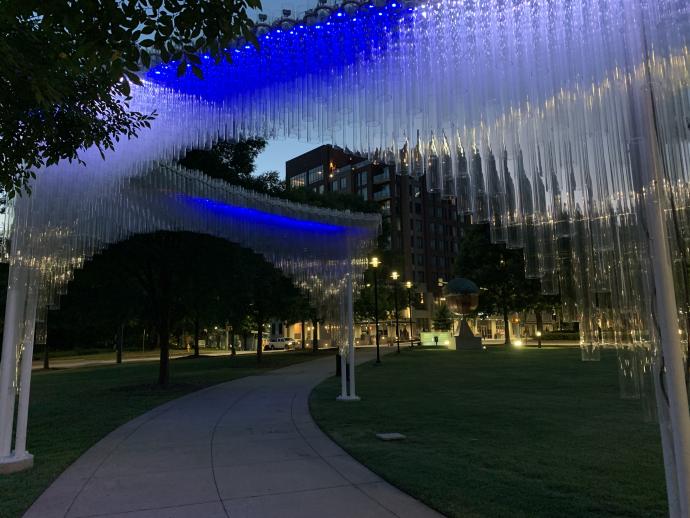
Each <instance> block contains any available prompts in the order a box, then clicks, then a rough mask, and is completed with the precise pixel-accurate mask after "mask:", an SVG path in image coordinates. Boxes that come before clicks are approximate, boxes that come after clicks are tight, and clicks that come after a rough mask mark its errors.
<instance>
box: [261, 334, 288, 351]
mask: <svg viewBox="0 0 690 518" xmlns="http://www.w3.org/2000/svg"><path fill="white" fill-rule="evenodd" d="M293 347H295V340H294V339H292V338H284V337H282V336H277V337H274V338H271V341H270V342H268V345H267V346H266V347H265V348H266V349H270V350H276V349H280V350H288V349H292V348H293Z"/></svg>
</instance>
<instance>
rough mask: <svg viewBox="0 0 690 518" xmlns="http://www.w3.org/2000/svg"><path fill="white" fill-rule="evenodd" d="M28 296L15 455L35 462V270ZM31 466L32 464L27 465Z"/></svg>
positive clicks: (16, 457) (26, 461)
mask: <svg viewBox="0 0 690 518" xmlns="http://www.w3.org/2000/svg"><path fill="white" fill-rule="evenodd" d="M27 280H28V287H27V297H26V303H25V306H24V317H23V320H24V323H25V325H24V337H23V340H22V342H23V344H22V345H23V351H22V358H21V366H20V378H19V382H20V385H19V403H18V408H17V430H16V432H15V438H14V452H13V456H14V458H15V459H16V460H17V461H22V460H23V461H24V462H25V463H26V464H33V456H32V455H30V454H29V453H28V452H27V451H26V431H27V425H28V420H29V396H30V393H31V364H32V360H33V352H34V337H35V331H36V306H37V303H38V282H37V280H38V279H37V278H36V273H35V272H29V275H28V277H27ZM26 467H30V466H26Z"/></svg>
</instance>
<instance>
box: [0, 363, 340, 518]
mask: <svg viewBox="0 0 690 518" xmlns="http://www.w3.org/2000/svg"><path fill="white" fill-rule="evenodd" d="M318 354H319V355H322V354H329V352H327V351H326V352H323V353H318ZM311 359H314V354H312V353H311V352H306V353H303V352H297V351H296V352H287V353H272V354H265V355H264V357H263V360H262V363H261V365H260V366H257V363H256V357H255V356H254V355H241V356H240V355H238V356H236V357H228V356H225V357H203V356H202V357H200V358H189V359H186V358H185V359H178V360H175V361H173V362H171V364H170V379H171V384H170V386H169V387H168V388H166V389H161V388H159V387H158V386H157V385H155V381H156V379H157V373H158V363H157V362H150V363H130V364H122V365H112V366H111V365H109V366H102V367H84V368H76V369H64V370H56V371H48V372H45V371H35V372H34V373H33V378H32V383H31V404H30V408H29V436H28V450H29V451H30V452H31V453H32V454H33V455H34V457H35V465H34V468H33V469H31V470H29V471H24V472H20V473H15V474H12V475H5V476H0V495H2V498H0V517H3V518H4V517H15V516H21V514H22V513H23V512H24V511H25V510H26V509H27V508H28V507H29V506H30V505H31V504H32V503H33V501H34V500H35V499H36V498H37V497H38V496H39V495H40V494H41V493H42V492H43V491H44V490H45V489H46V488H47V487H48V486H49V485H50V483H51V482H52V481H53V480H55V478H57V476H58V475H59V474H60V473H62V471H64V470H65V468H67V467H68V466H69V465H70V464H71V463H72V462H74V461H75V460H76V459H77V458H78V457H79V456H80V455H81V454H82V453H83V452H84V451H86V450H87V449H88V448H89V447H90V446H92V445H93V444H94V443H96V442H97V441H98V440H99V439H100V438H102V437H104V436H105V435H107V434H108V433H109V432H110V431H112V430H114V429H115V428H117V427H118V426H119V425H121V424H123V423H126V422H127V421H129V420H130V419H132V418H134V417H136V416H138V415H140V414H142V413H144V412H145V411H147V410H149V409H151V408H154V407H156V406H158V405H160V404H162V403H164V402H166V401H168V400H170V399H174V398H177V397H179V396H182V395H184V394H187V393H189V392H192V391H195V390H199V389H201V388H204V387H207V386H209V385H213V384H216V383H221V382H224V381H229V380H232V379H237V378H241V377H244V376H250V375H254V374H261V373H263V372H266V371H269V370H272V369H276V368H280V367H285V366H287V365H291V364H294V363H299V362H302V361H307V360H311Z"/></svg>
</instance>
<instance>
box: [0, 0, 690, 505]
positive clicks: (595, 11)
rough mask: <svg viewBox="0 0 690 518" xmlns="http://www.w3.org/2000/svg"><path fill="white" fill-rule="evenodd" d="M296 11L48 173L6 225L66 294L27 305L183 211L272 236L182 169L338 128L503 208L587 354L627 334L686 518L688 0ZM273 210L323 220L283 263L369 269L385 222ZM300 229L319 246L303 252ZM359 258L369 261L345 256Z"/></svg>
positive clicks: (463, 209)
mask: <svg viewBox="0 0 690 518" xmlns="http://www.w3.org/2000/svg"><path fill="white" fill-rule="evenodd" d="M284 15H285V16H284V17H283V18H282V19H280V20H278V21H276V22H274V23H270V24H269V23H267V22H266V21H265V20H262V22H261V23H259V24H258V25H257V27H256V31H257V36H258V39H259V43H260V46H259V49H256V48H254V47H253V46H252V45H250V44H248V43H247V42H244V41H241V40H240V41H238V42H237V43H236V45H235V46H234V48H233V49H232V54H233V60H232V63H229V64H228V63H223V64H220V65H214V64H213V63H212V59H211V58H210V56H201V58H202V63H203V66H202V68H203V72H204V79H203V80H200V79H198V78H196V77H195V76H193V75H192V74H187V75H185V76H183V77H178V76H177V74H176V70H177V66H176V64H174V63H173V64H169V65H158V66H155V67H154V68H152V69H151V70H149V71H148V73H147V75H146V82H145V86H144V87H143V88H138V89H136V90H135V92H134V96H135V104H136V106H134V108H135V109H138V110H139V111H142V112H147V113H148V112H151V111H153V110H154V109H155V110H156V111H157V112H158V113H159V116H158V119H157V120H156V121H154V123H153V127H152V129H151V131H149V132H146V133H145V134H143V135H142V136H141V137H140V138H139V139H137V140H136V141H132V142H122V143H120V145H119V146H118V149H117V150H116V151H115V152H114V153H112V154H108V156H106V160H105V161H100V159H99V158H97V155H96V154H95V153H93V154H92V155H91V156H87V163H88V164H89V167H88V168H86V169H84V168H80V167H78V166H68V165H61V166H59V167H56V168H51V169H49V170H46V171H44V172H41V173H40V174H39V176H38V180H37V181H36V183H35V185H34V194H33V195H32V196H31V197H30V198H22V199H20V200H18V202H17V203H16V205H15V207H14V211H15V213H14V221H13V226H12V227H11V228H9V227H8V229H7V232H6V236H8V237H9V236H12V240H11V241H12V243H11V244H12V247H11V252H10V255H9V259H10V262H11V264H12V265H13V268H12V271H13V277H12V279H11V283H14V284H15V285H17V286H25V285H26V280H25V279H24V278H23V277H22V276H25V275H28V274H27V273H25V271H32V272H40V275H41V279H42V281H41V286H44V285H45V286H47V287H48V289H43V288H42V289H41V290H38V291H37V292H36V293H34V292H33V291H32V290H31V289H30V290H29V292H28V295H26V294H22V295H21V297H20V299H21V300H19V301H18V302H19V304H20V306H21V304H23V302H22V301H24V298H25V297H28V298H31V297H39V298H40V297H44V298H45V300H41V303H40V304H39V307H43V305H45V304H46V303H47V304H50V303H53V302H54V301H55V299H54V294H55V293H59V290H60V289H63V288H64V286H65V283H66V281H67V280H68V279H69V276H70V275H71V272H72V271H73V270H74V268H77V267H79V265H81V264H82V262H83V261H84V260H85V259H86V258H88V257H89V256H90V255H92V254H93V253H95V252H96V251H98V250H99V249H101V248H102V247H103V246H105V245H106V244H107V243H111V242H114V241H116V240H118V239H122V238H124V237H125V236H126V235H127V233H131V232H142V231H147V229H150V228H154V227H155V228H177V227H176V226H175V223H174V221H180V219H184V220H185V221H189V222H190V223H188V224H189V225H192V226H193V228H195V229H204V228H205V229H213V230H212V232H214V233H215V232H217V233H218V235H227V236H228V238H229V239H240V238H238V237H236V236H237V235H240V234H242V235H244V236H245V238H246V239H248V241H247V246H251V247H257V249H258V250H261V251H265V250H266V248H265V246H264V248H261V247H262V246H263V244H262V243H264V241H263V239H265V237H264V234H263V233H257V232H253V231H252V228H254V227H255V226H256V225H259V226H260V225H262V224H265V225H267V226H271V224H272V221H268V220H264V221H263V222H261V223H260V222H259V221H258V220H253V221H252V220H251V218H247V217H245V216H247V215H248V214H249V213H241V212H237V211H235V208H234V207H236V206H241V207H245V206H246V205H243V204H242V203H241V202H239V201H238V199H239V198H242V197H246V196H248V194H246V193H243V194H240V192H239V191H238V192H234V191H233V192H232V193H231V192H226V191H223V192H222V193H221V191H222V189H220V188H219V187H214V186H213V185H211V184H208V185H206V184H204V181H203V179H200V178H199V177H198V176H195V174H194V173H192V172H188V171H181V170H179V168H174V167H172V166H170V165H166V163H169V161H171V160H173V159H175V158H177V157H179V156H180V154H181V153H182V152H183V151H184V150H185V149H188V148H189V147H190V146H204V145H210V144H211V143H212V142H213V141H215V140H216V139H218V138H235V137H240V136H242V135H262V136H265V137H267V138H284V137H297V138H300V139H305V140H314V141H318V142H324V141H327V142H332V143H334V144H337V145H340V146H342V147H347V148H350V149H352V150H356V151H358V152H359V153H364V154H367V155H368V156H369V157H371V158H372V159H374V160H376V159H378V160H382V161H389V162H394V163H395V164H396V166H397V170H398V171H400V172H403V173H405V174H411V175H422V174H425V175H426V178H427V182H428V187H429V188H430V189H432V190H436V191H439V192H441V193H443V194H444V195H447V196H452V197H454V198H455V199H456V200H457V206H458V210H459V211H460V213H461V214H462V215H471V217H472V220H473V221H474V222H489V223H490V225H491V232H492V238H493V240H494V241H495V242H497V243H505V244H506V246H508V247H510V248H521V249H523V250H524V256H525V263H526V272H525V273H526V275H527V276H528V277H530V278H537V279H540V281H541V285H542V288H543V291H544V292H545V293H550V294H556V293H558V294H560V296H561V300H562V305H563V308H562V309H563V314H564V318H565V319H566V320H577V321H579V322H580V333H581V345H582V356H583V360H596V359H598V355H599V350H600V348H601V347H602V346H613V347H616V348H617V350H618V354H619V359H620V362H619V363H620V379H621V393H622V395H623V396H624V397H636V398H641V399H642V400H643V401H644V402H645V409H646V410H645V411H646V413H647V415H648V416H649V417H655V416H656V417H657V418H658V419H659V421H660V424H661V431H662V434H661V435H662V443H663V446H664V451H665V464H666V469H667V473H666V475H667V486H668V493H669V502H670V510H671V514H672V515H673V516H689V515H690V496H689V495H688V488H689V487H690V418H689V417H688V398H687V384H686V378H687V375H688V370H687V350H688V349H687V347H688V340H687V337H688V331H690V313H689V310H690V296H689V294H688V275H689V267H690V260H689V258H688V253H689V252H688V247H689V246H690V213H688V210H687V207H688V203H689V202H690V189H689V188H688V180H689V178H688V177H689V176H690V53H689V50H688V49H689V43H690V42H689V40H690V8H689V6H688V3H687V2H686V1H684V0H603V1H602V0H597V1H595V0H562V1H561V0H530V1H527V0H438V1H434V2H428V3H425V2H410V1H406V2H400V1H396V0H392V1H388V2H385V1H377V2H364V1H363V2H358V1H355V0H351V1H346V2H345V3H343V4H341V5H337V6H329V5H326V4H325V3H321V4H319V5H318V6H317V7H316V8H315V9H313V10H310V11H308V12H307V13H306V15H305V16H304V17H301V16H300V17H299V18H297V17H293V16H292V13H290V12H289V11H285V12H284ZM66 175H79V177H80V182H79V185H80V190H81V192H79V193H73V192H68V191H70V189H71V188H73V186H74V185H77V184H76V183H75V182H69V181H62V177H64V176H66ZM192 179H194V180H192ZM253 203H255V202H251V204H250V205H251V207H252V208H254V207H255V205H253ZM257 203H258V201H257ZM261 203H263V205H261V208H260V209H258V210H261V211H265V212H271V213H272V214H280V215H283V211H288V212H289V211H295V213H294V214H295V215H294V218H296V219H300V220H305V219H309V220H313V221H316V222H318V223H319V224H323V225H326V226H324V227H318V228H317V227H312V228H309V229H308V228H300V229H296V228H295V229H291V230H290V231H291V232H292V231H294V232H295V233H297V234H299V235H300V236H302V237H301V238H300V239H302V241H300V246H299V247H295V246H292V245H291V246H290V247H289V248H290V250H281V249H280V248H277V251H276V252H275V253H276V255H275V257H272V258H271V260H272V261H274V262H275V263H276V264H278V265H279V266H280V267H281V268H283V269H284V270H285V271H287V272H289V273H290V274H291V275H293V277H294V278H295V279H296V280H298V282H300V281H304V282H305V286H309V283H310V282H311V280H312V279H313V278H314V276H316V277H318V279H319V282H322V283H323V288H321V289H322V292H323V293H326V292H329V290H332V291H333V293H336V292H338V290H339V289H340V287H341V285H342V279H343V272H346V271H348V272H352V274H353V275H356V274H357V273H358V272H359V271H361V268H362V267H363V266H364V264H363V263H362V262H361V261H362V258H363V257H364V253H363V252H364V251H365V250H366V249H367V246H369V243H370V242H371V239H372V232H373V231H374V230H375V227H376V222H375V221H373V220H370V219H366V218H364V217H363V216H358V215H353V214H350V215H343V214H325V213H324V214H318V215H316V214H314V212H313V211H314V209H306V208H299V207H294V206H291V205H288V204H284V203H282V202H280V203H282V205H281V206H280V208H277V207H276V206H275V205H274V203H278V202H274V201H272V200H269V199H263V200H262V201H261ZM228 218H229V219H231V220H233V221H236V222H237V225H235V224H233V225H231V226H232V227H236V228H235V229H234V230H232V231H230V230H229V229H228V228H227V227H226V224H225V221H226V219H228ZM363 218H364V219H363ZM247 219H249V222H246V221H247ZM125 220H126V221H125ZM116 221H117V222H120V221H122V223H117V224H113V225H111V224H110V222H116ZM192 221H193V222H194V223H191V222H192ZM245 222H246V223H245ZM194 225H196V226H194ZM330 226H332V227H333V228H331V227H330ZM115 227H117V230H114V228H115ZM343 227H347V229H348V230H343ZM185 228H187V227H185ZM190 228H192V227H190ZM205 231H209V232H211V230H205ZM231 232H232V234H231ZM268 233H269V234H270V232H268ZM315 234H318V235H319V239H312V238H313V237H314V236H315ZM333 236H338V237H337V238H334V237H333ZM302 244H303V245H304V247H307V248H308V249H309V250H310V251H311V250H315V251H316V252H314V253H310V254H301V253H297V254H296V252H295V251H296V250H300V251H301V250H302V248H301V247H302ZM271 250H272V249H271ZM264 253H270V252H264ZM290 254H293V255H290ZM295 254H296V255H297V256H298V257H295ZM344 258H353V259H356V260H355V263H354V264H355V265H356V266H354V267H352V269H348V268H349V266H345V267H343V266H342V265H340V266H339V264H340V263H339V262H338V261H342V260H343V259H344ZM308 259H309V260H308ZM330 260H332V261H334V262H333V263H331V262H328V261H330ZM324 261H326V262H328V264H331V265H332V266H330V267H329V268H330V269H329V268H324V267H323V264H324ZM357 261H359V262H357ZM348 264H349V263H348ZM15 265H26V266H23V267H22V268H20V267H17V266H15ZM34 274H35V273H34ZM48 279H50V280H48ZM29 285H30V286H35V284H31V283H30V284H29ZM32 289H33V288H32ZM310 289H311V288H310ZM345 292H347V293H351V292H350V290H345ZM12 293H13V291H12V290H11V291H10V296H13V295H12ZM22 293H23V292H22ZM23 297H24V298H23ZM27 300H28V299H27ZM27 306H30V304H28V305H27ZM8 307H9V305H8ZM8 311H9V310H8ZM18 311H19V313H18V314H17V315H14V314H9V313H8V316H9V317H10V318H8V319H7V320H6V322H10V321H12V322H14V321H16V320H17V319H19V320H21V316H20V315H21V314H23V313H21V310H18ZM39 315H40V310H39ZM341 322H343V323H344V324H347V319H341ZM32 324H33V318H28V317H24V320H23V321H22V326H18V327H17V328H16V330H13V329H14V328H12V325H13V324H11V323H9V324H8V323H6V326H8V325H9V326H10V328H9V331H10V333H9V334H8V333H7V331H8V328H7V327H6V335H5V336H6V338H5V339H6V342H5V343H6V344H8V343H9V344H12V345H15V344H20V349H21V343H22V340H25V341H30V337H29V335H30V334H31V333H32V332H33V331H32V329H31V328H32ZM343 329H344V330H347V325H345V326H344V327H343ZM8 336H9V338H8ZM22 336H23V337H25V338H23V339H22V338H21V337H22ZM7 340H9V341H7ZM5 367H6V363H5V362H3V368H5ZM3 390H6V387H4V386H3ZM21 395H22V393H20V397H21ZM3 396H4V393H3ZM0 410H1V408H0ZM5 453H6V450H3V449H2V445H1V444H0V455H3V454H5Z"/></svg>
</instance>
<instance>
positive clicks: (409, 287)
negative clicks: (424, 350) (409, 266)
mask: <svg viewBox="0 0 690 518" xmlns="http://www.w3.org/2000/svg"><path fill="white" fill-rule="evenodd" d="M405 288H407V311H408V314H409V315H410V347H412V281H405Z"/></svg>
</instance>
